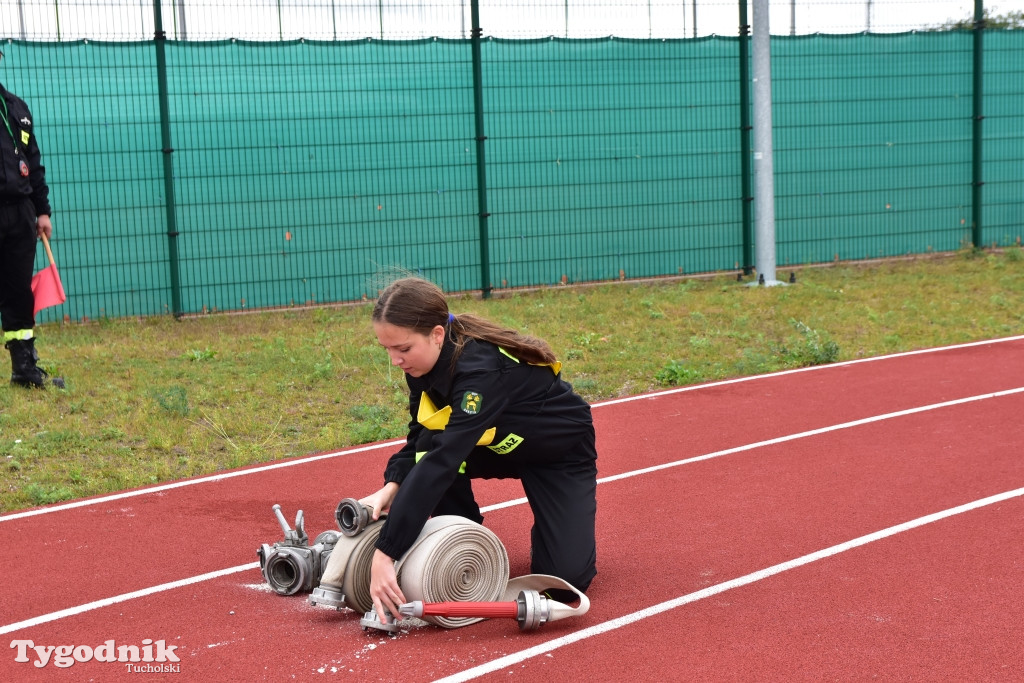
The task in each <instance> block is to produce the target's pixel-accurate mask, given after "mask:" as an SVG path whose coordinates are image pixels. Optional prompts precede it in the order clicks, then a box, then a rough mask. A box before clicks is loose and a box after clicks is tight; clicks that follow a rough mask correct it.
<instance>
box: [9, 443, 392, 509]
mask: <svg viewBox="0 0 1024 683" xmlns="http://www.w3.org/2000/svg"><path fill="white" fill-rule="evenodd" d="M404 443H405V439H402V440H400V441H386V442H383V443H375V444H371V445H369V446H360V447H358V448H347V449H345V450H343V451H334V452H332V453H321V454H320V455H313V456H310V457H306V458H297V459H295V460H287V461H285V462H276V463H273V464H272V465H261V466H259V467H252V468H250V469H247V470H235V471H233V472H225V473H224V474H211V475H210V476H207V477H199V478H197V479H185V480H184V481H175V482H171V483H170V484H160V485H158V486H151V487H149V488H145V489H138V490H135V491H123V492H121V493H113V494H111V495H109V496H101V497H99V498H86V499H85V500H76V501H74V502H71V503H62V504H60V505H53V506H51V507H46V508H36V509H34V510H25V511H23V512H15V513H13V514H9V515H2V516H0V522H9V521H11V520H14V519H23V518H25V517H34V516H36V515H45V514H47V513H50V512H59V511H61V510H71V509H74V508H80V507H86V506H87V505H98V504H100V503H109V502H111V501H115V500H122V499H124V498H134V497H135V496H144V495H147V494H150V493H159V492H161V491H170V490H171V489H178V488H182V487H183V486H192V485H194V484H206V483H209V482H212V481H223V480H224V479H233V478H234V477H242V476H245V475H247V474H256V473H257V472H266V471H268V470H277V469H281V468H283V467H294V466H295V465H305V464H306V463H309V462H315V461H317V460H324V459H326V458H336V457H338V456H339V455H351V454H352V453H361V452H363V451H372V450H376V449H378V448H387V447H392V446H400V445H402V444H404Z"/></svg>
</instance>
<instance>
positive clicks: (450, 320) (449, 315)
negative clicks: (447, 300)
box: [448, 311, 455, 325]
mask: <svg viewBox="0 0 1024 683" xmlns="http://www.w3.org/2000/svg"><path fill="white" fill-rule="evenodd" d="M454 321H455V315H454V314H453V313H452V312H451V311H448V324H449V325H450V324H451V323H453V322H454Z"/></svg>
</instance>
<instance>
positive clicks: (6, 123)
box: [0, 96, 18, 154]
mask: <svg viewBox="0 0 1024 683" xmlns="http://www.w3.org/2000/svg"><path fill="white" fill-rule="evenodd" d="M0 105H3V108H4V110H3V112H0V118H3V120H4V127H5V128H7V132H8V133H10V135H11V140H13V141H14V153H15V154H17V153H18V138H16V137H14V131H13V130H11V122H10V121H8V120H7V100H6V99H4V97H3V96H0Z"/></svg>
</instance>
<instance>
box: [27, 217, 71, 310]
mask: <svg viewBox="0 0 1024 683" xmlns="http://www.w3.org/2000/svg"><path fill="white" fill-rule="evenodd" d="M39 237H40V238H42V240H43V246H44V247H46V258H47V260H49V262H50V266H49V268H46V269H44V270H41V271H39V272H38V273H36V274H35V276H34V277H33V278H32V296H34V297H35V300H36V308H35V310H34V311H32V315H33V316H34V315H35V314H36V313H38V312H39V311H41V310H43V309H44V308H49V307H50V306H56V305H57V304H62V303H64V302H65V301H66V300H67V296H65V294H64V285H62V284H61V283H60V274H59V273H58V272H57V264H56V263H54V261H53V252H52V251H50V240H48V239H46V235H43V234H40V235H39Z"/></svg>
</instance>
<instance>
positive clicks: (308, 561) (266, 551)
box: [256, 504, 340, 595]
mask: <svg viewBox="0 0 1024 683" xmlns="http://www.w3.org/2000/svg"><path fill="white" fill-rule="evenodd" d="M273 510H274V515H275V516H276V517H277V522H278V524H280V525H281V530H282V531H284V540H283V541H278V542H277V543H274V544H273V545H269V544H266V543H264V544H263V545H262V546H260V547H259V548H258V549H257V550H256V554H257V555H259V558H260V571H261V572H263V578H264V579H266V581H267V584H269V585H270V587H271V588H272V589H273V590H274V592H275V593H278V594H280V595H294V594H295V593H298V592H299V591H305V592H309V591H311V590H313V587H314V586H315V585H317V584H318V583H319V582H320V576H321V575H322V574H323V569H324V567H326V566H327V560H328V558H329V557H330V555H331V551H333V550H334V546H335V545H336V544H337V542H338V539H339V538H340V535H339V534H338V532H337V531H325V532H323V533H321V534H320V535H319V536H317V537H316V538H315V539H314V540H313V543H312V544H309V536H307V535H306V529H305V523H304V521H303V516H302V510H299V513H298V514H297V515H296V516H295V528H294V529H292V528H291V527H289V526H288V522H287V521H286V520H285V518H284V514H282V512H281V506H280V505H276V504H275V505H274V507H273Z"/></svg>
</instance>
